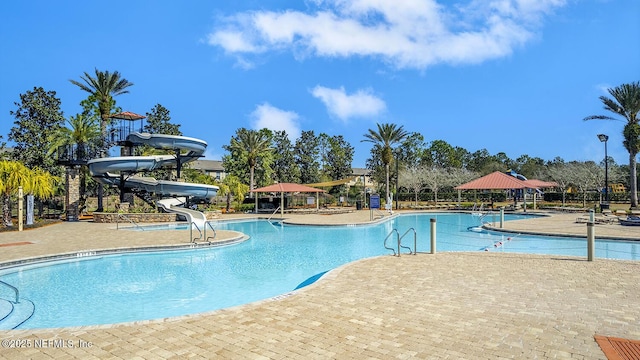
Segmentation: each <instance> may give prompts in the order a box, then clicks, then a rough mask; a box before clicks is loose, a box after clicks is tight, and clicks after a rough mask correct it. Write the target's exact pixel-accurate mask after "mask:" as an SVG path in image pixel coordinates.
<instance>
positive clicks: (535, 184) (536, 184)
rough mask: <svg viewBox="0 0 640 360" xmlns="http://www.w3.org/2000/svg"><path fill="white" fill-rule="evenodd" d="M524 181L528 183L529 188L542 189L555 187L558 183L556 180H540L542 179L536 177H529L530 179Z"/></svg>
mask: <svg viewBox="0 0 640 360" xmlns="http://www.w3.org/2000/svg"><path fill="white" fill-rule="evenodd" d="M525 183H527V185H529V188H530V189H534V188H535V189H544V188H552V187H557V186H558V183H557V182H550V181H542V180H538V179H530V180H525Z"/></svg>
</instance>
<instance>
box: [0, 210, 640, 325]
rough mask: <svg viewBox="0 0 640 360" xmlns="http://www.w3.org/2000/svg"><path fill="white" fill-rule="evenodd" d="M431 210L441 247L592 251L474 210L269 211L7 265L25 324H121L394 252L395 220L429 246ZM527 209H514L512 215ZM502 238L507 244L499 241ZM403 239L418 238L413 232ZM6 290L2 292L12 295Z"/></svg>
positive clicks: (628, 250) (278, 289)
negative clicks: (338, 219)
mask: <svg viewBox="0 0 640 360" xmlns="http://www.w3.org/2000/svg"><path fill="white" fill-rule="evenodd" d="M430 218H436V219H437V221H438V232H437V233H438V251H484V250H485V249H487V250H489V251H505V252H521V253H538V254H557V255H571V256H583V257H586V240H585V239H572V238H550V237H533V236H523V235H520V236H513V235H507V234H500V233H490V232H473V231H469V228H470V227H473V226H477V225H478V218H477V217H473V216H471V215H469V214H411V215H402V216H398V217H396V218H394V219H392V220H389V221H385V222H382V223H379V224H375V225H360V226H349V227H347V226H337V227H334V226H287V225H284V226H282V225H279V224H274V223H272V222H268V221H265V220H259V221H242V222H230V223H224V222H221V223H220V224H219V225H218V226H217V229H231V230H236V231H240V232H243V233H245V234H248V235H250V236H251V238H250V239H249V240H247V241H245V242H243V243H240V244H236V245H231V246H223V247H218V248H205V249H192V250H180V251H175V250H174V251H163V252H152V253H127V254H118V255H108V256H87V257H84V258H80V259H78V260H73V261H65V262H59V263H47V264H46V265H42V264H41V265H37V266H36V265H32V266H25V267H22V268H19V269H11V270H4V271H1V272H0V280H3V281H6V282H8V283H10V284H12V285H14V286H16V287H17V288H19V289H20V293H21V296H22V297H23V298H25V299H29V300H31V301H33V303H34V304H35V312H34V314H33V316H32V317H31V318H30V319H29V320H28V321H27V322H25V323H24V324H22V325H21V326H20V328H49V327H68V326H80V325H98V324H112V323H120V322H129V321H137V320H148V319H158V318H165V317H173V316H180V315H185V314H194V313H200V312H206V311H211V310H216V309H221V308H226V307H231V306H236V305H240V304H246V303H249V302H253V301H257V300H261V299H267V298H271V297H275V296H278V295H282V294H287V293H289V292H291V291H292V290H293V289H295V288H297V287H298V286H299V285H300V284H301V283H304V282H305V280H307V279H309V278H310V277H313V276H314V275H317V274H320V273H322V272H325V271H328V270H331V269H334V268H336V267H338V266H341V265H343V264H346V263H348V262H352V261H355V260H358V259H362V258H366V257H372V256H378V255H383V254H390V252H389V251H388V250H385V249H384V247H383V246H382V243H383V240H384V238H385V237H386V236H387V234H389V233H390V232H391V231H392V230H393V229H398V231H399V232H400V234H402V233H404V232H405V231H406V230H408V229H409V228H414V229H415V230H416V233H417V241H418V251H420V252H427V251H430V248H429V246H430V245H429V226H430ZM514 218H520V217H519V216H518V217H516V216H514V215H506V219H507V220H510V219H514ZM498 242H502V245H501V246H498V247H496V246H494V245H495V244H496V243H498ZM403 243H405V244H410V245H411V246H413V236H412V234H411V236H407V237H405V238H404V239H403ZM596 257H610V258H618V259H633V260H638V259H640V243H637V242H636V243H634V242H624V241H600V240H598V241H597V242H596ZM10 295H11V294H10V293H7V292H6V289H2V290H1V291H0V297H3V298H8V297H9V296H10Z"/></svg>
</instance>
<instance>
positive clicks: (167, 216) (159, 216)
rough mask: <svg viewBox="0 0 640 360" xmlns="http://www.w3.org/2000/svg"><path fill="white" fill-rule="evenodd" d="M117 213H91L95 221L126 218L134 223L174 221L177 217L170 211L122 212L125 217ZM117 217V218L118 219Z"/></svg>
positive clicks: (112, 220)
mask: <svg viewBox="0 0 640 360" xmlns="http://www.w3.org/2000/svg"><path fill="white" fill-rule="evenodd" d="M119 215H120V214H118V213H98V212H94V213H93V222H96V223H116V222H121V223H124V222H128V221H127V219H130V220H131V221H134V222H136V223H156V222H176V221H178V218H177V216H176V214H171V213H128V214H122V215H124V216H126V219H125V218H123V217H120V216H119ZM118 218H119V219H118Z"/></svg>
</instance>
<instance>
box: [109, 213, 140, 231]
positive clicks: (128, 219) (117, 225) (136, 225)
mask: <svg viewBox="0 0 640 360" xmlns="http://www.w3.org/2000/svg"><path fill="white" fill-rule="evenodd" d="M117 214H118V216H117V217H116V230H120V221H119V219H120V218H121V217H122V218H124V219H125V220H127V221H129V222H130V223H132V224H133V225H134V226H135V227H137V228H138V229H140V230H142V231H144V228H143V227H142V226H140V225H138V223H136V222H135V221H133V220H132V219H130V218H129V217H128V216H126V215H125V214H121V213H117Z"/></svg>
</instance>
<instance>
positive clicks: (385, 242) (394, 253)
mask: <svg viewBox="0 0 640 360" xmlns="http://www.w3.org/2000/svg"><path fill="white" fill-rule="evenodd" d="M393 233H396V242H397V243H398V252H397V253H396V250H395V249H394V248H392V247H389V246H387V240H388V239H389V238H390V237H391V235H393ZM383 246H384V248H385V249H387V250H391V251H393V256H396V255H397V256H400V234H398V230H396V229H393V230H391V232H390V233H389V234H387V237H386V238H384V243H383Z"/></svg>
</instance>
